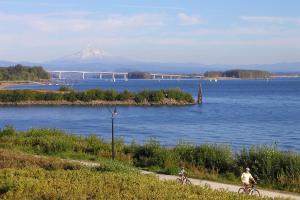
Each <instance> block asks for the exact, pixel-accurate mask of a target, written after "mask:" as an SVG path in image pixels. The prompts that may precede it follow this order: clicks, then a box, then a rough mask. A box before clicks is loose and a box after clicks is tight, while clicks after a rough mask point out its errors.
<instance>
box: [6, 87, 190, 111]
mask: <svg viewBox="0 0 300 200" xmlns="http://www.w3.org/2000/svg"><path fill="white" fill-rule="evenodd" d="M194 104H195V100H194V99H193V97H192V95H191V94H189V93H186V92H184V91H182V90H180V89H166V90H143V91H141V92H137V93H135V92H130V91H128V90H124V91H123V92H117V91H115V90H101V89H91V90H86V91H74V90H73V89H70V88H68V87H66V86H63V87H61V88H60V89H59V90H58V91H49V90H28V89H26V90H1V91H0V105H86V106H104V105H128V106H139V105H140V106H152V105H194Z"/></svg>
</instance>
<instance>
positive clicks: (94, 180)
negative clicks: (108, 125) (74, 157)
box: [0, 148, 267, 200]
mask: <svg viewBox="0 0 300 200" xmlns="http://www.w3.org/2000/svg"><path fill="white" fill-rule="evenodd" d="M106 164H107V168H101V169H100V168H98V167H96V168H89V167H84V166H81V165H78V164H76V163H75V164H74V163H72V162H67V161H62V160H60V159H57V158H52V157H41V156H34V155H29V154H24V153H22V152H19V151H16V150H7V149H1V148H0V198H1V199H7V200H8V199H13V200H14V199H19V200H22V199H49V200H50V199H53V200H54V199H122V200H123V199H208V200H209V199H212V200H213V199H224V200H226V199H228V200H229V199H230V200H231V199H245V200H247V199H249V200H250V199H258V198H255V197H251V196H238V195H237V194H236V193H232V192H225V191H222V190H212V189H210V188H208V187H200V186H186V185H181V184H178V183H176V182H175V181H159V180H158V178H157V177H155V176H153V175H141V174H139V173H138V172H137V171H128V170H127V168H125V170H124V169H121V168H120V167H117V168H114V167H113V166H114V165H115V164H116V163H115V162H112V161H111V162H110V163H106ZM117 165H121V164H120V163H117ZM49 166H51V167H49ZM113 168H114V170H111V169H113ZM265 199H267V198H265Z"/></svg>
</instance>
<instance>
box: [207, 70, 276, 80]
mask: <svg viewBox="0 0 300 200" xmlns="http://www.w3.org/2000/svg"><path fill="white" fill-rule="evenodd" d="M271 75H272V74H271V73H270V72H267V71H260V70H241V69H235V70H228V71H224V72H223V71H208V72H205V73H204V77H205V78H238V79H266V78H270V77H271Z"/></svg>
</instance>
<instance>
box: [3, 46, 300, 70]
mask: <svg viewBox="0 0 300 200" xmlns="http://www.w3.org/2000/svg"><path fill="white" fill-rule="evenodd" d="M17 63H20V64H23V65H28V66H34V65H42V66H44V67H45V68H46V69H47V70H87V71H129V72H134V71H147V72H156V73H204V72H206V71H226V70H229V69H250V70H264V71H270V72H275V73H292V72H300V62H294V63H276V64H253V65H229V64H213V65H206V64H201V63H178V62H147V61H138V60H133V59H128V58H122V57H117V56H113V55H110V54H108V53H106V52H105V51H103V50H99V49H94V48H91V47H88V48H86V49H83V50H81V51H78V52H75V53H73V54H70V55H66V56H62V57H60V58H57V59H54V60H50V61H46V62H41V63H32V62H10V61H0V66H3V67H6V66H10V65H16V64H17Z"/></svg>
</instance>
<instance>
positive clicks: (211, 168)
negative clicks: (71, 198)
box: [0, 127, 300, 193]
mask: <svg viewBox="0 0 300 200" xmlns="http://www.w3.org/2000/svg"><path fill="white" fill-rule="evenodd" d="M0 147H1V148H5V149H17V150H22V151H25V152H29V153H35V154H43V155H56V156H60V157H64V158H73V159H86V160H95V161H98V160H103V159H105V158H109V157H110V155H111V146H110V143H108V142H106V141H104V140H103V139H101V138H98V137H96V136H89V137H80V136H75V135H69V134H66V133H64V132H62V131H60V130H52V129H32V130H28V131H26V132H17V131H15V130H14V129H13V128H11V127H6V128H4V129H3V130H2V131H1V132H0ZM116 150H117V159H118V160H119V162H122V163H124V164H126V165H129V166H135V167H141V168H147V169H150V170H153V171H159V172H164V173H167V174H177V173H178V169H179V166H180V165H185V166H186V168H187V170H188V174H189V176H194V177H201V178H206V179H210V180H218V181H220V180H222V181H227V182H232V183H237V182H239V176H240V174H241V172H242V171H243V169H244V168H245V167H250V168H251V170H252V173H253V174H256V175H258V176H259V178H260V179H261V181H260V182H259V185H260V186H263V187H268V188H273V189H280V190H286V191H291V192H298V193H299V192H300V155H299V154H297V153H293V152H284V151H280V150H278V149H277V148H276V147H275V146H268V147H267V146H257V147H252V148H250V149H242V150H241V151H240V152H237V153H233V152H232V150H231V148H230V147H229V146H223V145H208V144H206V145H198V146H195V145H187V144H179V145H177V146H175V147H173V148H165V147H162V146H161V145H160V144H159V143H157V142H155V141H149V142H148V143H146V144H143V145H139V144H130V145H127V144H124V143H123V142H122V140H117V142H116Z"/></svg>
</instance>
